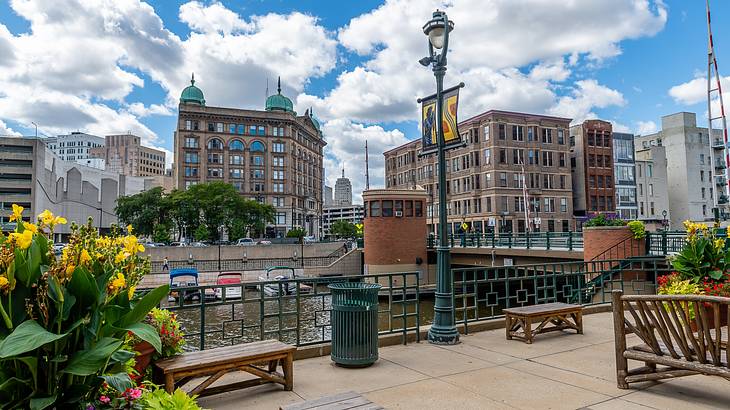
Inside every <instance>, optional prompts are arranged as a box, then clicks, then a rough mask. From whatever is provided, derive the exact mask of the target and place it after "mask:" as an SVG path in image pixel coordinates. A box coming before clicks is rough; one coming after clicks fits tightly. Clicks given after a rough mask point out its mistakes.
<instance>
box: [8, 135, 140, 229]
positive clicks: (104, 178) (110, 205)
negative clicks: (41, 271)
mask: <svg viewBox="0 0 730 410" xmlns="http://www.w3.org/2000/svg"><path fill="white" fill-rule="evenodd" d="M0 163H1V164H2V165H3V174H2V175H3V177H2V178H0V225H1V227H2V230H3V231H10V230H12V229H15V224H14V223H10V221H9V217H8V216H9V214H10V213H11V211H12V204H18V205H20V206H22V207H23V208H25V209H24V210H23V214H22V218H23V220H25V221H34V220H35V218H36V216H37V215H38V214H40V213H41V212H43V210H45V209H48V210H50V211H51V212H53V213H54V214H56V215H61V216H63V217H65V218H66V219H67V220H68V221H69V224H67V225H58V226H56V228H55V230H54V233H55V235H56V238H55V239H56V240H63V239H64V238H59V236H64V237H65V236H67V235H68V234H69V233H70V232H71V224H70V223H71V222H76V223H78V224H84V223H86V222H87V220H88V219H89V217H92V218H93V219H94V225H95V226H99V227H101V228H103V229H108V228H109V227H110V226H111V224H117V223H118V221H117V217H116V213H115V211H114V208H115V207H116V202H117V198H118V197H119V196H121V195H132V194H136V193H139V192H142V191H143V190H144V185H145V181H144V179H143V178H137V177H129V176H124V175H119V174H115V173H112V172H108V171H104V170H100V169H97V168H92V167H87V166H84V165H81V164H78V163H75V162H71V161H64V160H61V158H60V157H58V156H56V155H55V154H54V153H53V152H52V151H51V150H50V149H49V148H48V147H47V145H46V141H44V140H42V139H38V138H19V137H0Z"/></svg>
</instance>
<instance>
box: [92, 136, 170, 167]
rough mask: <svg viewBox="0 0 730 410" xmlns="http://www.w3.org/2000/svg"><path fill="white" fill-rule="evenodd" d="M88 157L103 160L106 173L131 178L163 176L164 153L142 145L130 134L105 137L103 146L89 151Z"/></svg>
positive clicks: (137, 138) (140, 141)
mask: <svg viewBox="0 0 730 410" xmlns="http://www.w3.org/2000/svg"><path fill="white" fill-rule="evenodd" d="M90 155H91V156H93V157H95V158H101V159H103V160H104V163H105V169H106V171H108V172H112V173H115V174H121V175H126V176H132V177H152V176H164V175H165V152H164V151H160V150H157V149H154V148H149V147H145V146H143V145H142V140H141V138H140V137H138V136H136V135H132V134H120V135H107V136H106V137H105V138H104V145H103V146H101V147H97V148H92V149H91V150H90Z"/></svg>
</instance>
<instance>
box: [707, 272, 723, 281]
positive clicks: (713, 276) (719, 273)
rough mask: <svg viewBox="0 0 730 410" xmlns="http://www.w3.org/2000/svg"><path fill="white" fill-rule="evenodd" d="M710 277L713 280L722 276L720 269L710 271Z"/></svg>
mask: <svg viewBox="0 0 730 410" xmlns="http://www.w3.org/2000/svg"><path fill="white" fill-rule="evenodd" d="M710 277H711V278H712V279H715V280H719V279H720V278H722V271H721V270H713V271H712V272H710Z"/></svg>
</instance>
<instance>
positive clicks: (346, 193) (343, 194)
mask: <svg viewBox="0 0 730 410" xmlns="http://www.w3.org/2000/svg"><path fill="white" fill-rule="evenodd" d="M334 204H335V205H345V206H347V205H352V183H351V182H350V179H349V178H345V169H344V168H343V169H342V177H340V178H337V181H335V201H334Z"/></svg>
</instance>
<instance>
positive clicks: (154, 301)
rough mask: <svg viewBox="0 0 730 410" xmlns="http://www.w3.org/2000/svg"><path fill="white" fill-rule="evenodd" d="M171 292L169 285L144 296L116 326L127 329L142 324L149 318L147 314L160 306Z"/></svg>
mask: <svg viewBox="0 0 730 410" xmlns="http://www.w3.org/2000/svg"><path fill="white" fill-rule="evenodd" d="M169 290H170V286H169V285H162V286H160V287H159V288H156V289H154V290H152V291H151V292H149V293H148V294H146V295H144V297H142V299H140V300H138V301H137V302H136V303H135V304H134V308H132V311H131V312H129V313H127V314H126V315H124V316H123V317H122V319H121V320H120V322H119V323H117V324H116V326H118V327H121V328H127V327H128V326H129V325H131V324H134V323H138V322H141V321H142V319H144V317H145V316H147V313H149V311H150V310H152V308H153V307H156V306H158V305H159V304H160V301H161V300H162V298H164V297H165V296H167V293H168V292H169Z"/></svg>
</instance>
